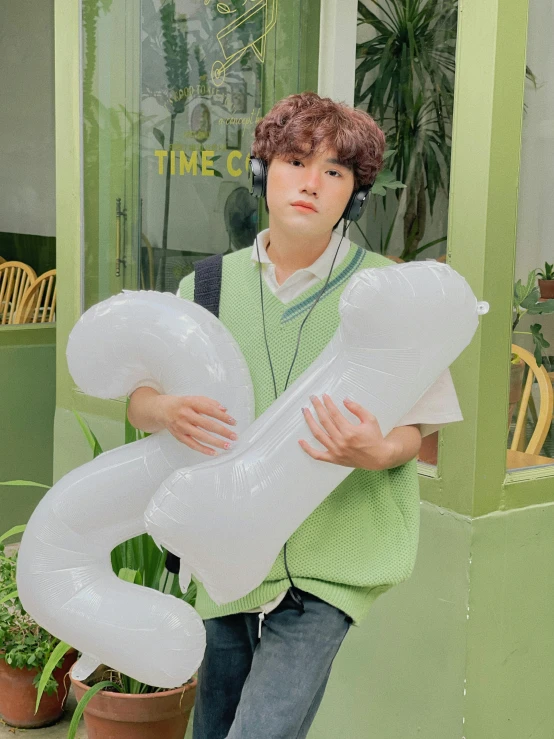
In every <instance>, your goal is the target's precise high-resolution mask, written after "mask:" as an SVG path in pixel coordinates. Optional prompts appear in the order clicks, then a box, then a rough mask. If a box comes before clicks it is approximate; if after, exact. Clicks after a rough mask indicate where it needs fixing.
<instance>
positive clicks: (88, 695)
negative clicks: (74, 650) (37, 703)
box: [67, 680, 122, 739]
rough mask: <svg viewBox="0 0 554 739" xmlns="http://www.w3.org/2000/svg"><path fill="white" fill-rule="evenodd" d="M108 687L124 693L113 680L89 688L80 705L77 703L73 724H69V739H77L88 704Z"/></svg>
mask: <svg viewBox="0 0 554 739" xmlns="http://www.w3.org/2000/svg"><path fill="white" fill-rule="evenodd" d="M107 687H113V688H116V690H118V691H119V692H120V693H121V692H122V690H121V688H120V687H119V685H116V684H115V683H114V682H112V681H111V680H102V682H99V683H96V685H93V686H92V687H91V688H89V690H87V692H86V693H85V694H84V695H83V697H82V698H81V700H80V701H79V703H77V707H76V708H75V713H74V714H73V718H72V719H71V723H70V724H69V729H68V732H67V739H75V735H76V734H77V727H78V725H79V721H80V720H81V716H82V715H83V713H84V710H85V708H86V707H87V705H88V703H89V702H90V701H91V700H92V699H93V698H94V696H95V695H96V693H99V692H100V691H101V690H104V688H107Z"/></svg>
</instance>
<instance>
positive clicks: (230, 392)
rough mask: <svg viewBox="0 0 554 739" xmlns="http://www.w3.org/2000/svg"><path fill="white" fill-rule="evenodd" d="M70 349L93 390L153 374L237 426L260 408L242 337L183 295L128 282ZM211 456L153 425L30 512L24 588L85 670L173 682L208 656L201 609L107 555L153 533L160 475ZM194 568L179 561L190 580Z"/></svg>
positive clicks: (151, 379) (129, 385) (116, 390)
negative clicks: (121, 572) (151, 515)
mask: <svg viewBox="0 0 554 739" xmlns="http://www.w3.org/2000/svg"><path fill="white" fill-rule="evenodd" d="M67 359H68V364H69V369H70V372H71V374H72V376H73V379H74V380H75V381H76V383H77V385H78V386H79V387H80V388H81V389H82V390H83V391H84V392H86V393H88V394H89V395H94V396H96V397H101V398H117V397H119V396H124V395H126V394H127V393H129V392H130V391H131V390H132V389H133V388H134V387H136V386H137V385H139V384H141V383H142V382H144V381H146V383H147V384H149V385H151V386H154V387H157V388H159V389H160V390H163V391H164V392H166V393H170V394H175V395H205V396H207V397H210V398H214V399H216V400H219V401H220V402H221V403H223V404H224V405H226V406H227V407H229V408H231V407H232V408H233V409H234V417H235V418H236V420H237V429H238V433H241V432H244V431H245V430H246V428H247V427H248V425H249V423H250V422H251V421H252V419H253V416H254V397H253V391H252V386H251V380H250V373H249V371H248V367H247V365H246V362H245V361H244V358H243V356H242V353H241V351H240V349H239V348H238V345H237V344H236V342H235V340H234V339H233V338H232V337H231V335H230V334H229V333H228V331H227V330H226V329H225V328H224V327H223V325H222V324H221V322H220V321H218V320H217V319H216V318H215V317H214V316H213V315H212V314H211V313H210V312H209V311H207V310H205V309H204V308H201V307H200V306H198V305H195V304H194V303H189V302H187V301H184V300H181V299H180V298H177V297H176V296H174V295H170V294H167V293H164V294H162V293H156V292H138V293H135V292H124V293H122V294H121V295H117V296H115V297H113V298H110V299H108V300H105V301H103V302H102V303H99V304H98V305H96V306H94V307H92V308H91V309H90V310H88V311H87V312H86V313H85V314H84V315H83V316H82V317H81V319H80V320H79V322H78V323H77V325H76V326H75V328H74V329H73V331H72V332H71V335H70V338H69V342H68V348H67ZM205 458H206V457H205V455H203V454H201V453H200V452H196V451H193V450H192V449H190V448H189V447H187V446H185V445H184V444H181V443H180V442H178V441H177V440H176V439H175V438H174V437H173V436H171V434H169V432H167V431H164V432H160V433H157V434H153V435H152V436H149V437H148V438H146V439H143V440H141V441H136V442H133V443H132V444H126V445H125V446H122V447H119V448H117V449H113V450H112V451H109V452H105V453H104V454H101V455H100V456H98V457H97V458H96V459H94V460H92V461H91V462H88V463H87V464H84V465H83V466H81V467H78V468H77V469H75V470H73V471H72V472H70V473H69V474H67V475H65V476H64V477H63V478H62V479H61V480H60V481H59V482H57V483H56V484H55V485H54V486H53V487H52V488H51V490H49V491H48V493H47V494H46V495H45V497H44V498H43V499H42V501H41V502H40V504H39V505H38V507H37V508H36V510H35V511H34V512H33V515H32V516H31V519H30V521H29V523H28V525H27V528H26V530H25V533H24V535H23V539H22V542H21V547H20V551H19V556H18V567H17V583H18V588H19V595H20V598H21V601H22V603H23V606H24V608H25V609H26V610H27V611H28V612H29V613H30V614H31V615H32V616H33V618H34V619H35V620H36V621H37V622H38V623H40V624H41V625H42V626H44V627H45V628H46V629H48V630H49V631H50V632H51V633H52V634H54V635H55V636H57V637H59V638H60V639H63V640H64V641H67V642H68V643H70V644H71V645H72V646H74V647H76V648H77V649H79V650H80V651H82V652H83V657H82V658H81V659H80V660H79V662H78V663H77V664H76V665H75V667H74V669H73V674H74V676H75V677H77V678H78V679H84V678H85V677H87V675H88V674H90V672H92V670H93V669H94V668H95V667H96V666H97V665H98V664H100V663H105V664H108V665H109V666H110V667H112V668H114V669H116V670H119V671H121V672H123V673H125V674H127V675H131V676H132V677H134V678H136V679H137V680H140V681H142V682H145V683H147V684H149V685H155V686H159V687H165V688H171V687H176V686H178V685H181V684H182V683H183V682H185V681H186V680H188V678H189V677H190V676H191V675H192V674H193V673H194V672H195V671H196V669H197V668H198V666H199V665H200V662H201V661H202V657H203V654H204V646H205V631H204V626H203V623H202V620H201V619H200V617H199V616H198V614H197V613H196V611H195V610H194V609H193V608H191V607H190V606H189V605H188V604H186V603H185V602H183V601H181V600H178V599H177V598H174V597H173V596H171V595H166V594H163V593H160V592H157V591H155V590H153V589H151V588H144V587H140V586H139V585H132V584H130V583H127V582H124V581H123V580H121V579H119V578H118V577H117V576H116V575H115V574H114V573H113V571H112V567H111V561H110V553H111V551H112V549H113V548H114V547H115V546H117V545H118V544H120V543H121V542H123V541H126V540H128V539H131V538H132V537H134V536H138V535H139V534H143V533H144V532H145V523H144V511H145V509H146V506H147V504H148V502H149V501H150V499H151V498H152V495H153V493H154V492H155V491H156V489H157V488H158V487H159V485H160V484H161V483H162V481H163V480H164V479H165V478H166V477H167V476H168V475H169V474H171V473H172V472H173V471H174V470H175V469H177V468H178V467H181V466H183V465H194V464H196V463H198V462H200V461H201V460H204V459H205ZM189 577H190V573H188V576H187V570H186V568H185V567H183V568H181V573H180V580H181V584H182V588H183V590H184V589H185V588H186V585H187V584H188V579H189Z"/></svg>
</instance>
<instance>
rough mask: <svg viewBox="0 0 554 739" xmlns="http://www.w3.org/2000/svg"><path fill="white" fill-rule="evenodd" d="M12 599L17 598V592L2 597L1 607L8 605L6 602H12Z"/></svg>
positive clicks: (13, 591) (0, 600) (0, 599)
mask: <svg viewBox="0 0 554 739" xmlns="http://www.w3.org/2000/svg"><path fill="white" fill-rule="evenodd" d="M12 598H17V590H12V592H11V593H8V594H7V595H4V596H2V598H0V606H1V605H2V603H6V601H8V600H11V599H12Z"/></svg>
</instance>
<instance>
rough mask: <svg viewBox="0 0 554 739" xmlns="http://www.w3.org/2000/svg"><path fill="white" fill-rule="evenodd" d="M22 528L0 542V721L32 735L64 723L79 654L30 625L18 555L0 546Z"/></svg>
mask: <svg viewBox="0 0 554 739" xmlns="http://www.w3.org/2000/svg"><path fill="white" fill-rule="evenodd" d="M24 528H25V527H24V526H15V527H14V528H12V529H10V530H9V531H7V532H6V533H5V534H3V535H2V536H0V717H1V718H2V719H3V720H4V721H5V723H7V724H9V725H10V726H16V727H18V728H26V729H34V728H38V727H40V726H49V725H50V724H55V723H56V722H57V721H59V720H60V718H61V717H62V714H63V711H64V706H65V701H66V699H67V694H68V691H69V681H68V680H67V679H66V678H67V675H68V673H69V670H70V669H71V666H72V665H73V663H74V662H75V660H76V659H77V652H76V650H75V649H71V648H70V647H69V646H68V645H67V644H65V643H63V642H60V641H59V639H56V638H55V637H54V636H52V635H51V634H49V633H48V632H47V631H46V630H45V629H43V628H42V627H40V626H39V625H38V624H37V623H36V622H35V621H33V619H32V618H31V617H30V616H29V614H28V613H27V612H26V611H25V610H24V608H23V606H22V604H21V601H20V600H19V597H18V594H17V586H16V581H15V572H16V564H17V549H15V550H14V551H12V552H10V553H8V552H6V549H5V546H4V541H5V540H6V539H8V538H10V537H12V536H15V535H16V534H20V533H21V532H22V531H23V530H24Z"/></svg>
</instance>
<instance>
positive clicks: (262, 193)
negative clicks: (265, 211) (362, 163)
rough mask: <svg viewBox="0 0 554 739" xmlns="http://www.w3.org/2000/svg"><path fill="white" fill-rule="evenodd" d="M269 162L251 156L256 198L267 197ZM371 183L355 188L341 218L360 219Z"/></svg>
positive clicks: (252, 180) (253, 188) (252, 182)
mask: <svg viewBox="0 0 554 739" xmlns="http://www.w3.org/2000/svg"><path fill="white" fill-rule="evenodd" d="M267 169H268V167H267V162H265V161H264V160H263V159H260V158H259V157H252V156H251V157H250V172H251V175H252V178H251V185H252V186H251V190H250V192H251V193H252V195H254V197H256V198H265V197H266V194H267ZM370 190H371V185H363V186H362V187H359V188H358V189H357V190H354V192H353V193H352V195H351V197H350V200H349V201H348V203H347V204H346V208H345V209H344V212H343V214H342V215H341V217H340V219H339V220H342V219H343V218H344V220H345V221H358V220H359V219H360V218H361V217H362V214H363V212H364V210H365V207H366V205H367V201H368V196H369V192H370Z"/></svg>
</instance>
